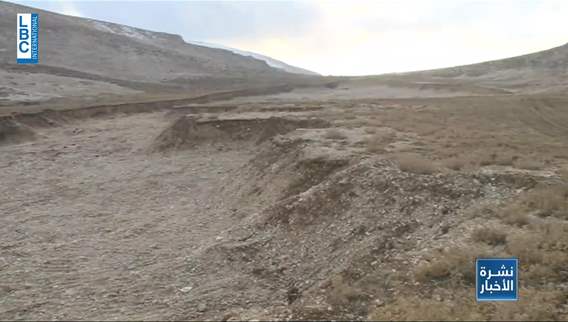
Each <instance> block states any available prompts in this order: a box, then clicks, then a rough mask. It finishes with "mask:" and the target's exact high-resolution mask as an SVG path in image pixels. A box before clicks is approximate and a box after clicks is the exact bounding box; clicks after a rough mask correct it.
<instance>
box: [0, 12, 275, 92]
mask: <svg viewBox="0 0 568 322" xmlns="http://www.w3.org/2000/svg"><path fill="white" fill-rule="evenodd" d="M31 11H33V12H38V13H39V14H40V26H41V28H40V63H41V64H42V65H49V66H54V67H62V68H67V69H72V70H77V71H81V72H86V73H92V74H97V75H103V76H106V77H111V78H116V79H123V80H130V81H141V82H163V81H170V80H175V79H191V78H196V77H243V76H251V75H266V74H270V75H274V74H280V73H281V71H280V70H277V69H274V68H271V67H270V66H268V65H267V64H266V63H265V62H264V61H260V60H257V59H253V58H251V57H245V56H241V55H237V54H235V53H232V52H230V51H226V50H222V49H215V48H208V47H203V46H196V45H192V44H188V43H186V42H184V41H183V39H182V38H181V37H180V36H178V35H172V34H166V33H160V32H153V31H147V30H142V29H137V28H132V27H128V26H124V25H119V24H113V23H107V22H101V21H95V20H90V19H84V18H77V17H70V16H65V15H60V14H55V13H51V12H47V11H43V10H39V9H32V8H29V7H24V6H20V5H15V4H11V3H7V2H2V3H0V48H3V49H5V50H3V51H0V62H3V63H14V62H15V55H16V52H15V50H10V48H12V47H14V46H13V44H15V43H16V39H15V37H16V33H15V23H14V22H15V19H16V13H18V12H31Z"/></svg>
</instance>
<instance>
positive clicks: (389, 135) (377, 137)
mask: <svg viewBox="0 0 568 322" xmlns="http://www.w3.org/2000/svg"><path fill="white" fill-rule="evenodd" d="M395 137H396V135H395V134H394V133H393V132H388V131H381V132H379V133H376V134H374V135H372V136H370V137H368V138H367V139H365V143H366V146H367V152H370V153H381V154H382V153H386V152H387V151H386V150H385V148H386V146H387V145H388V144H389V143H391V142H392V141H393V140H394V138H395Z"/></svg>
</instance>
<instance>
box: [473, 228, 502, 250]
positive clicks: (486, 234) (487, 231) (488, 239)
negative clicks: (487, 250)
mask: <svg viewBox="0 0 568 322" xmlns="http://www.w3.org/2000/svg"><path fill="white" fill-rule="evenodd" d="M471 237H472V239H473V240H474V241H476V242H480V243H486V244H488V245H492V246H497V245H502V244H505V242H506V241H507V234H506V233H504V232H503V231H502V230H499V229H496V228H492V227H481V228H477V229H476V230H474V231H473V233H472V234H471Z"/></svg>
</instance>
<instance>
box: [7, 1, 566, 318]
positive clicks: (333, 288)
mask: <svg viewBox="0 0 568 322" xmlns="http://www.w3.org/2000/svg"><path fill="white" fill-rule="evenodd" d="M31 10H35V9H33V8H28V7H23V6H19V5H15V4H11V3H6V2H0V48H12V47H13V45H14V44H15V43H16V41H15V37H16V34H15V32H14V26H13V22H14V21H16V20H15V19H16V18H15V17H16V16H15V15H16V13H17V12H32V11H31ZM33 12H35V11H33ZM38 12H39V13H40V14H41V17H42V28H41V33H40V39H42V41H40V46H42V47H41V48H40V53H42V54H41V55H42V58H41V62H40V64H39V65H35V66H24V65H17V64H15V63H14V62H15V51H12V50H9V51H1V50H0V319H1V320H52V319H56V320H204V319H215V320H222V319H223V320H245V319H257V320H268V319H295V320H298V319H344V320H352V319H354V320H362V319H373V320H536V321H542V320H568V269H567V267H568V96H567V95H566V89H567V88H568V60H567V59H566V57H568V45H564V46H560V47H556V48H552V49H549V50H545V51H542V52H538V53H534V54H529V55H525V56H520V57H514V58H510V59H504V60H499V61H493V62H487V63H481V64H474V65H468V66H459V67H453V68H447V69H440V70H433V71H423V72H414V73H405V74H389V75H380V76H366V77H321V76H318V75H313V74H311V73H309V72H308V71H302V70H299V69H298V68H296V67H292V66H288V67H287V68H288V69H287V70H290V69H293V70H296V71H300V72H302V73H307V74H308V75H304V74H302V75H299V74H290V73H287V72H286V69H275V68H272V67H271V66H270V65H268V64H267V62H266V61H265V60H257V59H254V58H252V57H248V56H241V55H238V54H236V53H234V52H231V51H226V50H222V49H218V48H217V49H216V48H208V47H203V46H200V45H196V44H195V43H186V42H185V41H184V40H183V39H182V38H181V37H180V36H177V35H171V34H165V33H159V32H152V31H148V30H142V29H138V28H133V27H129V26H124V25H118V24H113V23H107V22H102V21H95V20H90V19H84V18H79V17H70V16H65V15H59V14H55V13H49V12H47V11H41V10H40V11H38ZM44 39H45V41H44ZM66 48H73V49H74V50H76V51H72V50H67V49H66ZM354 63H358V62H354ZM481 256H491V257H511V256H516V257H518V258H519V261H520V266H519V269H520V274H519V276H520V280H519V294H520V299H519V301H518V302H510V303H502V302H501V303H493V302H491V303H477V302H476V300H475V286H474V283H475V259H476V258H477V257H481Z"/></svg>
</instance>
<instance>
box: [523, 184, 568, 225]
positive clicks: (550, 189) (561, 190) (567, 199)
mask: <svg viewBox="0 0 568 322" xmlns="http://www.w3.org/2000/svg"><path fill="white" fill-rule="evenodd" d="M523 204H524V205H525V206H526V207H528V208H529V209H531V210H534V211H535V212H536V214H537V215H538V216H541V217H547V216H554V217H557V218H562V219H568V186H567V185H556V186H547V187H539V188H536V189H535V190H532V191H531V192H529V193H528V194H527V195H526V196H525V197H524V200H523Z"/></svg>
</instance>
